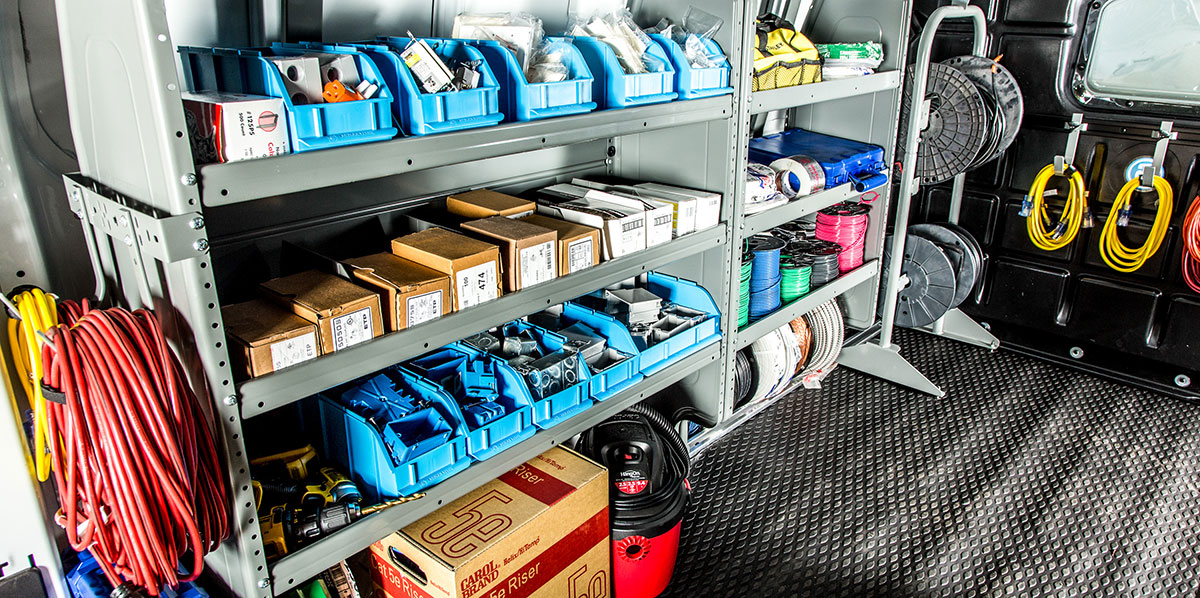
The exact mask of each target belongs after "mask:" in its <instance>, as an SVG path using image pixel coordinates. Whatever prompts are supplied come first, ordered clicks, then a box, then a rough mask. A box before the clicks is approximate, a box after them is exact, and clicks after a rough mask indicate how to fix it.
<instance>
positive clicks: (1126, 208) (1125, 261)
mask: <svg viewBox="0 0 1200 598" xmlns="http://www.w3.org/2000/svg"><path fill="white" fill-rule="evenodd" d="M1140 184H1141V179H1133V180H1131V181H1129V182H1128V183H1125V187H1124V188H1122V189H1121V193H1120V194H1118V195H1117V200H1116V201H1114V202H1113V205H1112V208H1111V209H1110V210H1109V212H1108V219H1107V220H1105V221H1104V228H1103V229H1102V230H1101V233H1100V257H1101V258H1103V259H1104V263H1106V264H1108V266H1109V267H1110V268H1112V269H1113V270H1116V271H1117V272H1124V273H1126V274H1128V273H1130V272H1136V271H1138V270H1140V269H1141V268H1142V266H1144V265H1146V262H1147V261H1149V260H1150V258H1152V257H1154V254H1156V253H1158V250H1159V248H1161V247H1162V244H1163V241H1164V240H1165V239H1166V237H1167V230H1168V229H1169V228H1170V226H1171V213H1172V212H1173V211H1174V209H1175V191H1174V190H1173V189H1171V184H1170V183H1168V182H1167V179H1164V178H1162V177H1160V176H1155V177H1154V191H1155V192H1156V193H1158V212H1157V213H1156V214H1155V216H1154V224H1153V225H1152V226H1151V227H1150V234H1149V236H1148V237H1147V238H1146V242H1145V243H1143V244H1142V246H1141V247H1138V248H1136V249H1131V248H1129V247H1128V246H1126V245H1125V243H1123V242H1122V241H1121V237H1120V235H1119V234H1118V232H1117V228H1118V227H1121V226H1124V225H1125V224H1127V223H1128V222H1129V217H1130V214H1131V212H1132V210H1133V208H1132V202H1133V193H1134V191H1136V190H1137V188H1138V186H1139V185H1140Z"/></svg>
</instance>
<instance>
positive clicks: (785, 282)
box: [779, 255, 812, 303]
mask: <svg viewBox="0 0 1200 598" xmlns="http://www.w3.org/2000/svg"><path fill="white" fill-rule="evenodd" d="M781 271H782V274H781V276H782V281H781V283H780V289H779V298H780V300H781V301H783V302H784V303H791V302H793V301H795V300H797V299H799V298H801V297H803V296H805V295H807V294H808V293H809V290H810V283H811V281H812V263H811V261H809V260H808V259H807V258H804V257H794V256H791V255H789V256H787V257H786V258H784V259H783V260H782V261H781Z"/></svg>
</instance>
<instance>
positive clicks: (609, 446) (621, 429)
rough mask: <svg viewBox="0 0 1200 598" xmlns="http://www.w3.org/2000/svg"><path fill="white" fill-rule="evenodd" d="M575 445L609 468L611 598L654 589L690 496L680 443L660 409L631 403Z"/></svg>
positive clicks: (632, 597) (643, 595)
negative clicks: (613, 590) (613, 595)
mask: <svg viewBox="0 0 1200 598" xmlns="http://www.w3.org/2000/svg"><path fill="white" fill-rule="evenodd" d="M579 449H580V452H582V453H583V454H585V455H588V456H590V457H592V458H593V459H595V460H596V461H598V462H600V463H602V464H603V465H604V466H605V467H607V468H608V472H609V474H608V475H609V481H610V482H611V486H610V487H609V505H610V508H609V521H610V525H611V526H612V562H613V585H614V588H615V593H616V596H615V598H654V597H655V596H658V595H659V594H661V593H662V592H663V591H664V590H666V588H667V584H668V583H670V581H671V574H672V573H674V571H675V557H676V555H677V554H678V552H679V531H680V528H681V526H682V524H683V513H684V510H685V509H686V507H687V504H688V500H689V499H690V498H691V487H690V486H689V484H688V481H687V476H688V468H689V466H690V463H689V461H688V451H687V446H686V445H684V443H683V439H682V438H680V437H679V433H678V432H676V430H675V427H674V426H672V425H671V422H669V421H667V419H666V418H664V417H663V416H662V415H661V414H659V413H658V412H657V411H655V410H653V409H651V408H649V407H645V406H642V405H634V406H633V407H630V408H629V409H628V410H626V411H623V412H621V413H619V414H617V415H615V416H613V417H612V418H610V419H608V420H606V421H604V422H603V423H601V424H599V425H597V426H596V427H594V428H592V429H591V430H588V431H587V432H584V433H583V435H582V437H581V438H580V442H579Z"/></svg>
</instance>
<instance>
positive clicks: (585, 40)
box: [571, 37, 679, 109]
mask: <svg viewBox="0 0 1200 598" xmlns="http://www.w3.org/2000/svg"><path fill="white" fill-rule="evenodd" d="M571 39H572V40H573V41H574V43H575V47H576V48H579V52H580V54H582V55H583V59H584V61H585V62H587V66H588V68H589V69H590V70H591V71H592V76H593V77H595V78H596V82H595V84H594V85H592V100H593V101H594V102H596V105H598V106H600V107H601V108H605V109H611V108H628V107H630V106H644V105H646V104H659V103H662V102H670V101H671V100H674V99H675V98H677V97H679V94H677V93H675V67H673V66H671V61H670V59H669V58H667V52H666V50H663V48H662V46H659V45H657V44H655V45H652V46H649V47H647V48H646V52H647V53H649V54H651V55H652V56H654V57H655V58H657V59H659V60H660V61H661V62H662V64H661V66H658V67H657V68H658V69H659V70H656V71H651V72H648V73H639V74H636V75H628V74H626V73H625V69H623V68H621V63H620V62H619V61H618V60H617V55H616V54H615V53H614V52H613V49H612V47H610V46H609V45H608V44H606V43H604V42H602V41H600V40H598V39H595V38H591V37H573V38H571Z"/></svg>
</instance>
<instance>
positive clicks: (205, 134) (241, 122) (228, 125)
mask: <svg viewBox="0 0 1200 598" xmlns="http://www.w3.org/2000/svg"><path fill="white" fill-rule="evenodd" d="M183 111H184V116H185V117H186V120H187V128H188V139H189V140H190V141H191V145H192V157H193V158H195V160H196V164H209V163H212V162H237V161H238V160H251V159H254V158H266V157H270V156H280V155H283V154H286V153H288V152H289V150H288V140H289V138H288V125H287V117H286V116H285V115H284V112H283V100H281V99H279V98H269V97H265V96H252V95H245V94H238V93H225V92H214V91H206V92H200V93H185V94H183Z"/></svg>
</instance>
